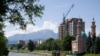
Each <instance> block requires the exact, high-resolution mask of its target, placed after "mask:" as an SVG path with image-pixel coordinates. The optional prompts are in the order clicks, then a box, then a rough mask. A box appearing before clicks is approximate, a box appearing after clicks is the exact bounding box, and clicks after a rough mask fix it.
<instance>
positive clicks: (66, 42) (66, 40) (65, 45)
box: [61, 35, 74, 51]
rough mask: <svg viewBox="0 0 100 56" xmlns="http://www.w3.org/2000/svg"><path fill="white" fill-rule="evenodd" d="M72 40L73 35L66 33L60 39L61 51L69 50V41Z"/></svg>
mask: <svg viewBox="0 0 100 56" xmlns="http://www.w3.org/2000/svg"><path fill="white" fill-rule="evenodd" d="M72 40H74V37H73V36H70V35H66V36H64V37H63V40H62V41H61V42H62V45H61V46H62V50H63V51H71V50H72V49H71V46H72V45H71V42H72Z"/></svg>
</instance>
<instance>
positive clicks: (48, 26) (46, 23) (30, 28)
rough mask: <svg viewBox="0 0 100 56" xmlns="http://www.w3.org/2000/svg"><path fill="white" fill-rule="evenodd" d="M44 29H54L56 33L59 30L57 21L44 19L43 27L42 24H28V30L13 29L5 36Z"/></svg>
mask: <svg viewBox="0 0 100 56" xmlns="http://www.w3.org/2000/svg"><path fill="white" fill-rule="evenodd" d="M44 29H50V30H53V31H54V32H55V33H57V32H58V26H57V24H56V23H53V22H51V21H44V22H43V25H42V26H41V27H40V26H34V25H32V24H28V26H27V29H26V30H21V29H16V30H12V31H6V32H5V36H6V37H10V36H13V35H15V34H27V33H32V32H37V31H40V30H44Z"/></svg>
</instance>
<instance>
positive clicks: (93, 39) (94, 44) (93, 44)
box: [91, 33, 96, 53]
mask: <svg viewBox="0 0 100 56" xmlns="http://www.w3.org/2000/svg"><path fill="white" fill-rule="evenodd" d="M91 40H92V47H91V52H92V53H95V52H96V51H95V47H96V35H95V33H94V34H93V35H92V39H91Z"/></svg>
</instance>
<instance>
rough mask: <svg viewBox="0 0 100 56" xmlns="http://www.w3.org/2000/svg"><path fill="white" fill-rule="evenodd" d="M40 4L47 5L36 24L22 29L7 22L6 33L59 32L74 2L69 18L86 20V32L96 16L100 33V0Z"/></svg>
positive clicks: (45, 0)
mask: <svg viewBox="0 0 100 56" xmlns="http://www.w3.org/2000/svg"><path fill="white" fill-rule="evenodd" d="M40 4H42V5H44V6H45V11H44V15H43V17H42V18H41V19H39V18H36V22H35V24H36V25H35V26H32V25H28V28H27V31H22V30H20V29H18V26H16V28H15V27H14V26H13V25H10V24H8V23H6V24H7V25H8V26H7V27H6V28H5V31H6V32H5V33H6V34H5V35H6V36H7V37H9V36H12V35H14V34H24V33H31V32H35V31H39V30H43V29H50V30H53V31H54V32H56V33H57V32H58V26H59V24H60V23H61V22H62V18H63V13H67V11H68V10H69V8H70V7H71V5H72V4H74V8H72V10H71V11H70V13H69V14H68V16H67V18H73V17H76V18H82V19H83V21H85V31H86V33H87V32H89V31H90V26H91V21H92V19H93V18H94V19H95V21H96V27H97V28H96V32H97V34H99V33H100V0H40ZM67 18H66V19H67Z"/></svg>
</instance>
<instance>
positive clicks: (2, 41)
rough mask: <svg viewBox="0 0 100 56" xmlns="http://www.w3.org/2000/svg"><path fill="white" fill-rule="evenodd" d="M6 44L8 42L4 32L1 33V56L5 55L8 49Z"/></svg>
mask: <svg viewBox="0 0 100 56" xmlns="http://www.w3.org/2000/svg"><path fill="white" fill-rule="evenodd" d="M6 43H7V40H6V39H5V37H4V34H3V32H0V56H2V55H3V53H4V50H5V48H6Z"/></svg>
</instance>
